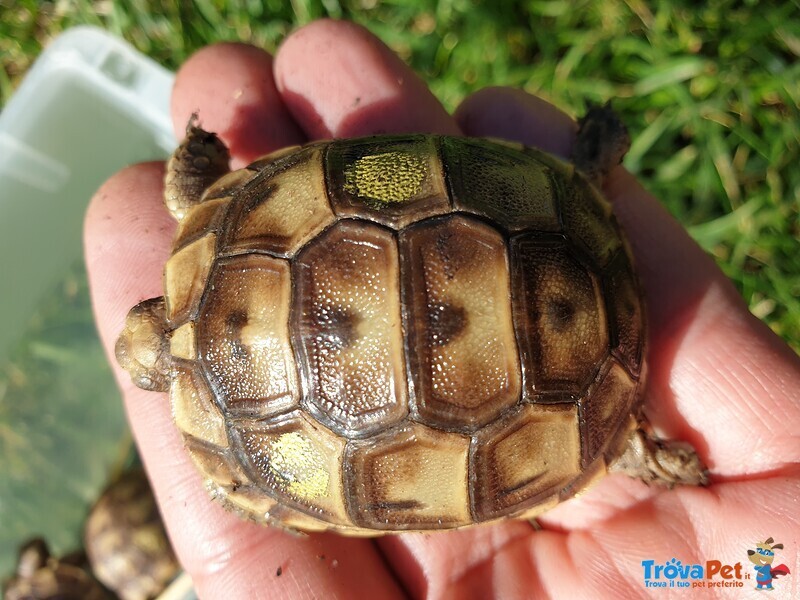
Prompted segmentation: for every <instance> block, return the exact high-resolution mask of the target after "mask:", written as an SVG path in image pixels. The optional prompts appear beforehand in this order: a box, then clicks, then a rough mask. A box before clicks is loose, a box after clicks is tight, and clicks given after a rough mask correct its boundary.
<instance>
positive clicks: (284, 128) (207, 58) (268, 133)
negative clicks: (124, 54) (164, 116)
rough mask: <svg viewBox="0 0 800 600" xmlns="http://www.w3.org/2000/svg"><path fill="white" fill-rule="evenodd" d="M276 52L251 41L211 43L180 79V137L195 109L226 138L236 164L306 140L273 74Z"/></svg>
mask: <svg viewBox="0 0 800 600" xmlns="http://www.w3.org/2000/svg"><path fill="white" fill-rule="evenodd" d="M272 62H273V59H272V56H271V55H270V54H269V53H268V52H265V51H264V50H261V49H260V48H256V47H255V46H251V45H249V44H242V43H230V42H226V43H220V44H214V45H211V46H206V47H205V48H202V49H201V50H198V51H197V52H196V53H194V54H193V55H192V56H191V57H189V59H188V60H187V61H186V62H185V63H184V65H183V66H182V67H181V68H180V70H179V71H178V73H177V75H176V78H175V87H174V89H173V94H172V117H173V122H174V128H175V133H176V135H177V137H178V138H179V139H180V138H182V137H183V135H184V129H185V127H186V123H187V122H188V120H189V118H190V117H191V115H192V113H195V112H196V113H198V116H199V118H200V122H201V125H202V126H203V127H204V128H205V129H207V130H209V131H214V132H216V133H217V134H219V136H220V137H221V138H222V139H223V140H224V141H225V143H226V144H227V145H228V146H229V148H230V150H231V154H232V155H233V157H234V165H233V166H234V168H238V167H240V166H243V165H244V164H246V163H248V162H251V161H252V160H254V159H255V158H257V157H259V156H261V155H263V154H267V153H268V152H271V151H273V150H276V149H278V148H284V147H286V146H291V145H294V144H300V143H303V142H304V141H305V136H304V135H303V133H302V131H301V130H300V128H299V127H298V126H297V124H296V123H295V122H294V120H293V119H292V116H291V115H290V114H289V112H288V111H287V110H286V107H285V106H284V104H283V101H282V99H281V96H280V94H279V93H278V90H277V88H276V86H275V80H274V79H273V75H272V66H273V65H272Z"/></svg>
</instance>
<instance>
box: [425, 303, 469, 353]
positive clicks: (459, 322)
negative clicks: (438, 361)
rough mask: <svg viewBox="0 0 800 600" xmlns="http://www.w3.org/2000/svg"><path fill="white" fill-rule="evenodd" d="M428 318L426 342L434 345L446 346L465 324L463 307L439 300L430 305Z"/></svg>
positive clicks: (465, 318)
mask: <svg viewBox="0 0 800 600" xmlns="http://www.w3.org/2000/svg"><path fill="white" fill-rule="evenodd" d="M428 319H429V323H428V343H429V344H431V345H434V346H446V345H447V344H449V343H450V342H452V341H453V340H454V339H455V338H457V337H458V336H459V334H461V332H462V331H464V329H465V328H466V325H467V315H466V313H465V312H464V309H463V308H461V307H460V306H455V305H453V304H444V303H441V302H440V303H434V304H432V305H431V306H430V312H429V313H428Z"/></svg>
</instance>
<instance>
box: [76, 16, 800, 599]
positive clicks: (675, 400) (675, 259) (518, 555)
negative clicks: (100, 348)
mask: <svg viewBox="0 0 800 600" xmlns="http://www.w3.org/2000/svg"><path fill="white" fill-rule="evenodd" d="M172 108H173V118H174V122H175V129H176V133H177V134H178V135H179V137H180V136H182V134H183V129H184V127H185V125H186V122H187V120H188V118H189V115H190V114H191V113H192V112H194V111H197V112H199V115H200V118H201V121H202V125H203V127H204V128H206V129H208V130H211V131H216V132H217V133H218V134H219V135H220V137H221V138H222V139H223V140H224V141H225V143H226V144H227V145H228V146H229V148H230V149H231V152H232V156H233V164H232V166H233V167H234V168H239V167H242V166H244V165H245V164H247V163H248V162H250V161H251V160H253V159H254V158H256V157H257V156H259V155H261V154H265V153H267V152H270V151H272V150H275V149H277V148H280V147H283V146H287V145H291V144H298V143H303V142H305V141H308V140H313V139H319V138H327V137H334V136H335V137H353V136H358V135H368V134H373V133H390V132H408V131H420V132H429V133H444V134H454V135H458V134H464V135H472V136H494V137H502V138H507V139H512V140H517V141H520V142H523V143H525V144H528V145H532V146H538V147H541V148H543V149H545V150H547V151H550V152H553V153H556V154H559V155H561V156H568V155H569V151H570V145H571V141H572V138H573V135H574V133H575V125H574V123H573V122H572V120H571V119H569V118H568V117H567V116H566V115H565V114H563V113H562V112H560V111H559V110H558V109H556V108H554V107H553V106H551V105H549V104H547V103H545V102H543V101H542V100H539V99H537V98H535V97H533V96H530V95H527V94H525V93H522V92H520V91H516V90H511V89H503V88H491V89H486V90H482V91H481V92H478V93H476V94H474V95H473V96H471V97H469V98H467V99H466V100H465V101H464V102H463V103H462V105H461V106H460V107H459V109H458V111H457V112H456V114H455V115H454V116H450V115H448V114H447V113H446V112H445V110H444V109H443V108H442V107H441V105H440V104H439V103H438V102H437V101H436V99H435V98H434V97H433V96H432V95H431V93H430V92H429V91H428V89H427V88H426V86H425V85H424V84H423V83H422V82H421V81H420V80H419V79H418V78H417V76H416V75H414V74H413V73H412V72H411V71H410V70H409V69H408V68H407V67H406V66H405V65H404V64H403V63H402V62H401V61H400V60H399V59H398V58H397V57H396V56H394V55H393V54H392V53H391V52H390V51H389V50H388V49H387V48H386V47H385V46H384V45H383V44H382V43H381V42H379V41H378V40H377V39H375V38H374V37H372V36H371V35H370V34H368V33H367V32H366V31H364V30H363V29H361V28H359V27H357V26H355V25H352V24H348V23H344V22H331V21H320V22H316V23H313V24H311V25H309V26H307V27H304V28H302V29H300V30H298V31H297V32H296V33H294V34H293V35H291V36H290V37H289V38H287V40H286V41H285V43H284V44H283V46H282V48H281V49H280V51H279V52H278V54H277V56H276V57H275V59H274V61H273V60H272V59H271V57H269V56H268V55H267V54H266V53H264V52H262V51H260V50H257V49H255V48H252V47H249V46H243V45H231V44H226V45H217V46H211V47H208V48H206V49H204V50H202V51H200V52H198V53H197V54H196V55H194V56H193V57H192V58H190V59H189V61H188V62H187V63H186V64H185V65H184V66H183V67H182V69H181V70H180V72H179V73H178V78H177V80H176V85H175V90H174V96H173V106H172ZM162 185H163V165H162V164H161V163H149V164H142V165H136V166H134V167H131V168H128V169H126V170H124V171H122V172H120V173H118V174H117V175H115V176H114V177H112V178H111V179H110V180H109V181H108V182H107V183H106V184H105V185H104V186H103V187H102V188H101V189H100V190H99V191H98V192H97V194H96V195H95V197H94V199H93V200H92V204H91V206H90V208H89V211H88V214H87V217H86V260H87V265H88V269H89V276H90V282H91V287H92V295H93V300H94V305H95V307H96V313H97V321H98V325H99V328H100V333H101V336H102V339H103V341H104V343H105V346H106V348H107V350H108V353H109V357H110V360H111V362H112V364H114V365H115V369H116V374H117V377H118V381H119V383H120V386H121V388H122V390H123V394H124V397H125V403H126V407H127V410H128V415H129V419H130V422H131V426H132V428H133V432H134V435H135V437H136V440H137V443H138V446H139V450H140V452H141V455H142V458H143V460H144V463H145V465H146V466H147V470H148V473H149V475H150V478H151V480H152V483H153V486H154V488H155V491H156V495H157V497H158V500H159V504H160V506H161V509H162V514H163V516H164V519H165V521H166V524H167V527H168V529H169V532H170V536H171V538H172V541H173V543H174V545H175V548H176V551H177V553H178V556H179V557H180V559H181V562H182V564H183V565H184V567H185V568H186V570H187V571H188V572H189V573H190V574H191V576H192V578H193V579H194V582H195V585H196V588H197V590H198V592H199V594H200V596H201V597H202V598H212V599H217V598H226V599H232V600H236V599H239V598H242V599H244V598H247V599H251V598H316V597H326V598H358V597H362V596H363V597H371V598H381V599H383V598H395V597H396V598H401V597H404V596H409V595H410V596H413V597H423V596H424V597H430V598H440V597H453V598H471V597H475V598H492V597H495V598H503V599H505V598H516V597H520V598H523V597H542V596H553V597H565V596H567V595H568V594H571V595H573V596H576V597H593V598H599V597H603V596H604V595H607V596H608V597H613V598H620V597H626V596H627V597H639V596H641V595H642V594H643V593H644V589H645V588H644V585H643V576H642V565H641V562H642V561H643V560H647V559H650V558H652V559H656V560H660V561H662V562H663V561H666V560H667V559H669V558H671V557H673V556H675V557H678V558H679V559H681V560H682V561H683V562H684V563H687V562H699V563H701V564H704V562H705V561H706V560H708V559H719V560H722V561H723V562H729V563H735V562H738V561H743V560H744V558H745V557H746V549H747V548H750V547H752V546H753V545H754V544H755V542H756V541H760V540H763V539H764V538H766V537H768V536H774V537H776V539H777V540H778V541H782V542H784V543H785V544H786V546H787V548H786V550H785V554H784V555H783V556H784V557H786V559H790V558H792V557H794V558H795V560H797V559H796V557H797V556H799V555H798V553H797V548H796V547H793V546H792V544H793V543H796V542H795V540H796V539H798V534H800V525H798V519H797V516H796V509H795V504H796V498H797V497H798V496H800V468H798V465H797V463H798V460H799V459H800V439H799V438H798V434H797V432H798V431H800V406H799V405H798V400H800V360H798V357H797V356H796V355H795V354H794V353H793V352H792V351H791V350H790V349H789V348H788V347H787V346H786V345H785V344H783V343H782V342H781V341H780V340H779V339H778V338H777V337H776V336H774V335H773V334H772V333H771V332H770V331H769V330H768V329H767V328H766V327H765V326H764V325H763V324H762V323H760V322H759V321H758V320H757V319H755V318H754V317H752V316H751V315H750V314H749V313H748V312H747V310H746V308H745V306H744V304H743V303H742V301H741V299H740V298H739V297H738V295H737V293H736V291H735V289H734V288H733V286H732V285H731V284H730V282H728V281H727V279H726V278H725V277H724V276H723V274H722V273H721V272H720V271H719V269H717V267H716V266H715V265H714V264H713V262H712V261H711V259H710V258H708V257H707V256H706V255H705V254H704V253H703V252H702V251H701V250H700V248H699V247H698V246H697V245H695V244H694V242H692V240H691V239H690V238H689V237H688V236H687V234H686V233H685V232H684V231H683V229H682V228H681V227H680V225H678V224H677V223H676V222H675V221H674V220H673V219H672V218H671V217H670V216H669V215H668V214H667V213H666V212H665V211H664V209H663V208H661V206H660V205H659V204H658V203H657V202H656V201H655V200H654V199H653V198H652V197H651V196H650V195H649V194H647V192H645V191H644V190H643V188H642V187H641V186H640V185H639V184H638V183H637V182H636V181H635V180H634V179H633V177H631V176H630V175H629V174H628V173H627V172H625V171H624V170H623V169H617V170H616V171H615V172H614V173H613V174H612V176H611V177H610V178H609V180H608V181H607V182H606V186H605V193H606V195H607V196H608V197H609V199H610V200H611V201H612V202H613V203H614V205H615V209H616V212H617V216H618V218H619V221H620V223H621V224H622V226H623V228H624V229H625V232H626V233H627V235H628V237H629V239H630V241H631V244H632V247H633V250H634V255H635V257H636V260H637V263H638V265H639V266H638V270H639V273H640V275H641V277H642V282H643V286H644V289H645V295H646V300H647V306H648V309H649V323H650V332H649V336H650V340H649V364H650V374H649V388H648V393H647V398H646V406H645V410H646V412H647V414H648V416H649V418H650V420H651V422H652V423H653V424H654V425H655V426H656V428H657V429H659V430H660V431H662V432H663V433H664V434H665V436H666V437H669V438H676V439H683V440H686V441H688V442H690V443H691V444H692V445H693V446H694V447H695V448H696V449H697V450H698V452H699V454H700V455H701V457H702V458H703V460H704V461H705V462H706V463H707V464H708V466H709V468H710V469H711V473H712V484H711V485H710V486H709V487H708V488H705V489H697V488H678V489H674V490H671V491H665V490H663V489H659V488H649V487H647V486H645V485H644V484H642V483H641V482H638V481H634V480H631V479H628V478H625V477H622V476H618V475H614V476H609V477H607V478H605V479H603V480H602V481H601V482H600V483H599V484H598V485H597V486H596V487H594V488H593V489H591V490H590V491H588V492H587V493H586V494H584V495H583V496H581V497H580V498H577V499H574V500H570V501H568V502H566V503H563V504H562V505H560V506H559V507H557V508H556V509H554V510H552V511H550V512H549V513H547V514H546V515H545V516H543V517H541V518H540V519H539V521H540V523H541V525H542V526H543V527H544V529H543V530H542V531H536V530H534V528H533V527H532V526H531V525H530V524H529V523H526V522H509V523H503V524H500V525H493V526H483V527H475V528H471V529H467V530H464V531H456V532H449V533H436V534H404V535H397V536H387V537H385V538H380V539H378V540H374V541H373V540H362V539H353V538H345V537H340V536H337V535H332V534H315V535H310V536H307V537H296V536H292V535H289V534H286V533H285V532H283V531H281V530H279V529H276V528H270V527H264V526H259V525H254V524H252V523H248V522H244V521H242V520H240V519H239V518H238V517H236V516H234V515H232V514H229V513H227V512H225V511H224V510H223V509H222V508H221V507H220V506H218V505H217V504H215V503H212V502H211V501H210V500H209V498H208V495H207V493H206V491H205V489H204V486H203V484H202V481H201V478H200V476H199V475H198V474H197V472H196V470H195V468H194V466H193V465H192V464H191V462H190V460H189V458H188V456H187V454H186V452H185V451H184V450H183V447H182V441H181V438H180V435H179V433H178V431H177V429H176V428H175V426H174V425H173V423H172V418H171V414H170V407H169V402H168V400H167V399H166V397H165V396H164V395H158V394H153V393H150V392H144V391H143V390H140V389H138V388H136V387H134V386H133V385H132V384H131V382H130V378H129V377H128V375H127V373H125V372H123V371H122V370H121V369H119V368H118V367H116V363H115V361H114V360H113V347H114V342H115V340H116V337H117V335H118V334H119V332H120V331H121V330H122V327H123V323H124V320H125V315H126V313H127V311H128V308H129V307H130V306H132V305H134V304H136V303H137V302H139V301H140V300H142V299H144V298H150V297H154V296H160V295H161V294H162V293H163V290H162V279H161V272H162V268H163V265H164V263H165V261H166V259H167V257H168V255H169V251H170V243H171V237H172V234H173V232H174V227H175V222H174V220H173V219H172V218H171V217H170V215H169V213H168V212H167V211H166V210H165V208H164V206H163V201H162ZM748 566H749V565H747V563H745V567H744V569H743V570H749V569H747V567H748ZM278 567H280V568H281V575H280V576H278ZM796 567H797V563H795V568H796ZM795 568H793V571H795ZM753 585H754V582H753ZM783 585H784V586H785V587H786V588H789V587H791V588H792V590H793V592H796V591H797V585H796V583H795V579H793V578H791V577H790V578H789V580H788V581H787V582H786V583H784V584H783ZM795 595H796V594H795Z"/></svg>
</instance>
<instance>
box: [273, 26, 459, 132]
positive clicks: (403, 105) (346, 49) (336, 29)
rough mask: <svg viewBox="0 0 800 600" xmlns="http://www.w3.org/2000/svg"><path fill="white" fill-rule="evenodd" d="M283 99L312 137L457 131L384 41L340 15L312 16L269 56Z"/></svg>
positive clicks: (453, 122)
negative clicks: (338, 17)
mask: <svg viewBox="0 0 800 600" xmlns="http://www.w3.org/2000/svg"><path fill="white" fill-rule="evenodd" d="M275 78H276V81H277V85H278V89H279V90H280V92H281V94H282V96H283V98H284V102H285V103H286V105H287V107H288V108H289V110H290V111H291V113H292V114H293V115H294V117H295V119H296V120H297V122H298V123H300V125H301V126H302V127H303V129H304V130H305V131H306V133H307V134H308V135H309V137H311V138H330V137H355V136H359V135H370V134H379V133H407V132H425V133H445V134H458V133H459V131H458V127H457V126H456V123H455V121H454V120H453V119H452V117H450V115H448V114H447V112H446V111H445V110H444V107H442V105H441V104H440V103H439V101H438V100H437V99H436V97H435V96H434V95H433V94H432V93H431V92H430V90H429V89H428V86H427V85H426V84H425V83H424V82H423V81H422V80H421V79H420V78H419V77H418V76H417V75H416V74H415V73H414V72H413V71H412V70H411V69H410V68H409V67H408V66H407V65H406V64H405V63H404V62H403V61H402V60H400V58H398V57H397V56H396V55H395V54H394V53H393V52H392V51H391V50H390V49H389V48H388V47H387V46H386V45H385V44H384V43H383V42H381V41H380V40H379V39H378V38H377V37H375V36H374V35H373V34H371V33H370V32H369V31H367V30H366V29H365V28H363V27H361V26H359V25H356V24H354V23H349V22H346V21H334V20H329V19H328V20H320V21H315V22H313V23H311V24H309V25H306V26H305V27H302V28H300V29H298V30H297V31H296V32H294V33H293V34H291V35H290V36H289V37H287V38H286V40H285V41H284V43H283V44H282V46H281V47H280V49H279V50H278V53H277V55H276V57H275Z"/></svg>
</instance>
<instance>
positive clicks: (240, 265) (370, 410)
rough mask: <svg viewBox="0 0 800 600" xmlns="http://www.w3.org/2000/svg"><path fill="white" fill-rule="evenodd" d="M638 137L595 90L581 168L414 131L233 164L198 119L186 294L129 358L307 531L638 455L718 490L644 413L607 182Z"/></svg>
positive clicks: (202, 446) (189, 143)
mask: <svg viewBox="0 0 800 600" xmlns="http://www.w3.org/2000/svg"><path fill="white" fill-rule="evenodd" d="M628 147H629V138H628V134H627V131H626V129H625V127H624V125H623V124H622V123H621V122H620V121H619V120H618V119H617V118H616V117H615V115H614V114H613V112H612V111H611V110H610V108H608V107H594V108H592V109H591V110H590V111H589V113H588V114H587V116H586V117H585V118H584V119H582V120H581V122H580V128H579V132H578V137H577V141H576V146H575V148H576V150H575V153H574V155H573V162H572V163H568V162H565V161H563V160H561V159H559V158H557V157H555V156H552V155H550V154H548V153H546V152H543V151H541V150H537V149H534V148H526V147H523V146H522V145H520V144H516V143H510V142H504V141H498V140H488V139H470V138H457V137H447V136H438V135H393V136H378V137H370V138H363V139H351V140H335V141H327V142H316V143H311V144H308V145H306V146H303V147H293V148H287V149H285V150H281V151H278V152H275V153H273V154H270V155H268V156H265V157H263V158H261V159H259V160H256V161H255V162H254V163H252V164H251V165H249V166H248V167H246V168H244V169H241V170H239V171H235V172H232V173H231V172H229V171H228V151H227V148H226V147H225V145H224V144H223V143H222V142H221V141H220V140H219V139H218V138H217V136H215V135H214V134H211V133H207V132H206V131H203V130H202V129H201V128H200V127H198V126H197V125H196V124H195V121H194V117H193V119H192V120H191V121H190V122H189V125H188V127H187V137H186V139H185V141H184V142H183V143H182V145H181V146H180V148H178V150H177V151H176V152H175V154H174V156H173V157H172V159H171V160H170V162H169V165H168V167H167V175H166V190H165V201H166V205H167V207H168V209H169V210H170V211H171V213H172V214H173V216H174V217H175V219H176V220H177V221H178V230H177V234H176V237H175V241H174V249H173V253H172V256H171V258H170V259H169V261H168V262H167V264H166V267H165V270H164V287H165V293H164V296H163V297H159V298H153V299H150V300H145V301H144V302H142V303H141V304H139V305H138V306H136V307H134V308H133V309H132V310H131V312H130V314H129V316H128V319H127V323H126V327H125V330H124V331H123V333H122V335H121V336H120V338H119V341H118V343H117V349H116V353H117V358H118V360H119V362H120V364H121V365H122V366H123V367H124V368H125V369H127V370H128V371H129V372H130V374H131V377H132V380H133V382H134V383H135V384H136V385H138V386H139V387H142V388H144V389H149V390H155V391H169V392H170V396H171V402H172V411H173V415H174V417H175V421H176V423H177V425H178V427H179V429H180V430H181V432H182V434H183V437H184V440H185V443H186V447H187V449H188V451H189V453H190V455H191V456H192V458H193V459H194V461H195V463H196V464H197V467H198V468H199V469H200V471H201V472H202V473H203V475H204V476H205V477H206V479H207V483H208V487H209V489H210V491H211V494H212V495H213V496H214V497H216V498H218V499H220V500H221V501H222V502H223V504H225V505H226V506H227V507H228V508H230V509H232V510H235V511H237V512H238V513H240V514H242V515H244V516H246V517H248V518H251V519H253V520H255V521H258V522H265V523H272V524H278V525H281V526H283V527H286V528H289V529H293V530H304V531H319V530H333V531H337V532H340V533H344V534H349V535H367V536H369V535H380V534H382V533H386V532H397V531H413V530H431V529H434V530H442V529H453V528H458V527H464V526H468V525H472V524H475V523H484V522H490V521H496V520H499V519H506V518H515V519H516V518H532V517H534V516H535V515H538V514H539V513H541V512H543V511H545V510H547V509H549V508H551V507H553V506H554V505H556V504H557V503H558V502H560V501H562V500H565V499H567V498H570V497H572V496H574V495H575V494H576V493H578V492H580V491H581V490H583V489H584V488H586V487H587V486H588V485H589V484H590V483H592V482H593V481H594V480H596V479H597V478H598V477H600V476H602V475H604V474H605V473H606V472H607V471H608V470H609V469H615V468H616V469H621V470H624V471H625V472H627V473H629V474H631V475H634V476H638V477H641V478H643V479H644V480H645V481H648V482H653V481H656V482H661V483H665V484H668V485H673V484H676V483H687V484H699V483H703V482H705V480H706V473H705V470H704V467H703V466H702V464H701V463H700V461H699V459H698V458H697V456H696V454H695V453H694V451H693V450H691V449H690V448H688V447H687V446H685V445H683V444H680V443H669V442H664V441H662V440H659V439H657V438H655V437H653V436H652V435H650V434H649V433H648V430H647V423H646V422H645V420H644V418H643V416H642V412H641V409H642V399H643V390H644V383H645V375H646V372H647V366H646V352H645V345H646V331H645V307H644V306H643V301H642V296H641V292H640V287H639V283H638V280H637V277H636V274H635V268H634V262H633V257H632V256H631V252H630V249H629V246H628V244H627V242H626V240H625V238H624V236H623V234H622V232H621V230H620V228H619V226H618V225H617V222H616V219H615V217H614V215H613V214H612V210H611V206H610V205H609V203H608V202H607V201H606V200H605V199H604V198H603V197H602V195H601V194H600V192H599V191H598V190H599V189H600V187H601V183H602V178H603V177H604V176H605V175H606V174H607V173H608V172H609V171H610V170H611V169H612V168H613V167H614V166H616V165H617V164H618V163H619V162H620V160H621V159H622V156H623V154H624V153H625V152H626V151H627V149H628Z"/></svg>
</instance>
